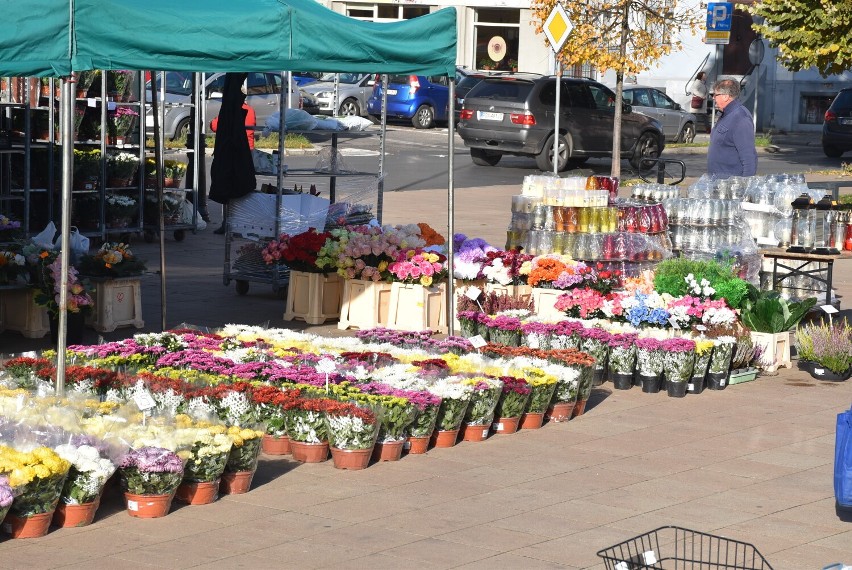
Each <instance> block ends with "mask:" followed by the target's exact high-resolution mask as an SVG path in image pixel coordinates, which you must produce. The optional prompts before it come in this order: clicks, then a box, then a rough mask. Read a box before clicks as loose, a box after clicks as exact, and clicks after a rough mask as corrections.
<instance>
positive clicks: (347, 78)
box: [319, 73, 364, 83]
mask: <svg viewBox="0 0 852 570" xmlns="http://www.w3.org/2000/svg"><path fill="white" fill-rule="evenodd" d="M334 75H335V74H334V73H323V74H322V76H321V77H320V78H319V80H320V81H334ZM339 75H340V82H341V83H358V81H359V80H360V79H361V78H362V77H364V76H363V75H362V74H358V73H341V74H339Z"/></svg>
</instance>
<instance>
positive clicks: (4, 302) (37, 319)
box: [0, 289, 50, 338]
mask: <svg viewBox="0 0 852 570" xmlns="http://www.w3.org/2000/svg"><path fill="white" fill-rule="evenodd" d="M34 299H35V292H34V291H33V290H31V289H4V290H3V291H0V332H2V331H4V330H10V331H16V332H19V333H21V334H22V335H23V336H24V337H26V338H42V337H43V336H45V335H46V334H47V333H49V332H50V318H49V317H48V315H47V309H46V308H45V307H40V306H38V305H36V304H35V300H34Z"/></svg>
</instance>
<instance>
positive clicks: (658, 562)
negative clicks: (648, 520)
mask: <svg viewBox="0 0 852 570" xmlns="http://www.w3.org/2000/svg"><path fill="white" fill-rule="evenodd" d="M598 556H600V557H601V558H603V560H604V562H605V564H606V568H607V570H641V569H655V570H691V569H694V570H699V569H700V570H722V569H726V570H772V566H770V565H769V563H768V562H767V561H766V559H765V558H764V557H763V556H762V555H761V554H760V552H758V551H757V549H756V548H755V547H754V546H753V545H751V544H748V543H747V542H740V541H738V540H732V539H729V538H723V537H721V536H716V535H713V534H707V533H704V532H698V531H695V530H689V529H686V528H681V527H677V526H663V527H660V528H658V529H656V530H652V531H650V532H646V533H645V534H640V535H639V536H637V537H635V538H631V539H629V540H625V541H624V542H622V543H620V544H616V545H615V546H610V547H609V548H605V549H603V550H601V551H599V552H598Z"/></svg>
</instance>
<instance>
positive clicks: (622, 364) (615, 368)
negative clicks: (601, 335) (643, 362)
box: [609, 333, 636, 390]
mask: <svg viewBox="0 0 852 570" xmlns="http://www.w3.org/2000/svg"><path fill="white" fill-rule="evenodd" d="M635 341H636V335H635V334H631V333H625V334H613V335H611V336H610V337H609V375H610V378H612V383H613V385H614V386H615V388H616V389H618V390H628V389H630V387H631V386H633V371H634V370H635V368H636V345H635V344H634V342H635Z"/></svg>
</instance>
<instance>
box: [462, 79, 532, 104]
mask: <svg viewBox="0 0 852 570" xmlns="http://www.w3.org/2000/svg"><path fill="white" fill-rule="evenodd" d="M532 88H533V84H532V83H530V82H529V81H490V80H488V79H485V80H484V81H480V82H479V84H477V85H475V86H474V87H473V89H471V90H470V92H469V93H468V94H467V96H468V97H480V98H483V99H496V100H498V101H524V100H526V98H527V95H529V93H530V91H531V90H532Z"/></svg>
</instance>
